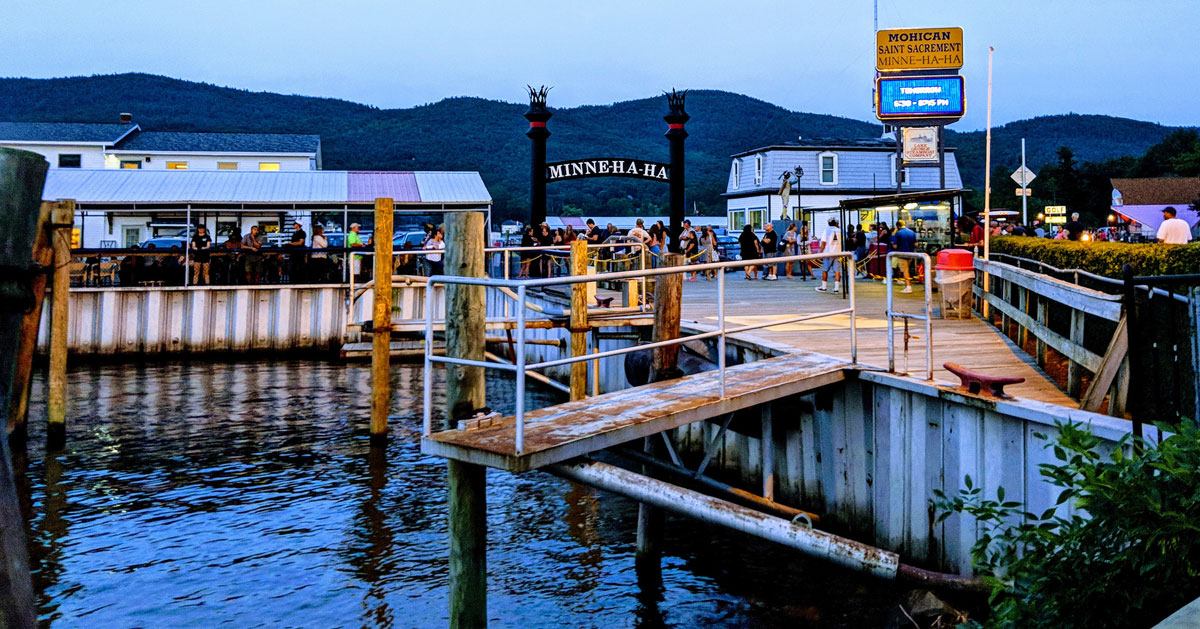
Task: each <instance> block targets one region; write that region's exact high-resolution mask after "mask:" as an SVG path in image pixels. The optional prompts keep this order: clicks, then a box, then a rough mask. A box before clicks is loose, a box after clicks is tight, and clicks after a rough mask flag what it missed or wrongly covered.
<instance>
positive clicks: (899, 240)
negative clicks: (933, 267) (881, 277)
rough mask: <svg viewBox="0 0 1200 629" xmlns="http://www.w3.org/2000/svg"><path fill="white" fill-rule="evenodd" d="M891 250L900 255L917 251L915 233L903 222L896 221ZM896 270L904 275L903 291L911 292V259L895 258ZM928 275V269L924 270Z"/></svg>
mask: <svg viewBox="0 0 1200 629" xmlns="http://www.w3.org/2000/svg"><path fill="white" fill-rule="evenodd" d="M891 245H892V249H894V250H895V251H899V252H901V253H914V252H916V250H917V233H916V232H914V231H913V230H911V229H909V228H908V226H907V225H905V224H904V221H896V233H894V234H892V243H891ZM896 268H897V269H900V272H901V273H903V274H904V290H902V291H900V292H902V293H911V292H912V258H896ZM925 272H926V273H928V272H929V269H925Z"/></svg>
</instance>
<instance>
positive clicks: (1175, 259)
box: [991, 236, 1200, 279]
mask: <svg viewBox="0 0 1200 629" xmlns="http://www.w3.org/2000/svg"><path fill="white" fill-rule="evenodd" d="M991 249H992V251H993V252H995V253H1006V254H1008V255H1012V256H1017V257H1019V258H1028V259H1030V260H1037V261H1039V262H1045V263H1046V264H1049V265H1050V266H1053V267H1057V268H1060V269H1081V270H1084V271H1088V272H1091V273H1095V274H1097V275H1103V276H1106V277H1111V278H1115V279H1120V278H1121V269H1122V267H1124V266H1125V265H1126V264H1130V265H1133V268H1134V271H1135V272H1136V273H1137V274H1138V275H1184V274H1191V273H1200V242H1196V243H1190V244H1186V245H1163V244H1151V243H1147V244H1131V243H1125V242H1077V241H1073V240H1048V239H1045V238H1029V237H1026V236H1004V237H1000V238H996V239H993V240H992V242H991Z"/></svg>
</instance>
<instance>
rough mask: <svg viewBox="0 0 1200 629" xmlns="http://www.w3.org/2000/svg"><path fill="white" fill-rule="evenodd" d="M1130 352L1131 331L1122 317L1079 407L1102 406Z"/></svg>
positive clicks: (1091, 409) (1084, 408)
mask: <svg viewBox="0 0 1200 629" xmlns="http://www.w3.org/2000/svg"><path fill="white" fill-rule="evenodd" d="M1128 352H1129V332H1128V331H1127V330H1126V328H1125V317H1121V320H1120V321H1119V322H1118V323H1117V330H1116V332H1115V333H1114V334H1113V338H1112V341H1110V342H1109V344H1108V349H1107V350H1106V351H1105V352H1104V358H1103V359H1102V360H1101V361H1100V367H1099V368H1098V369H1096V375H1095V377H1093V378H1092V383H1091V385H1089V386H1088V391H1087V395H1086V396H1084V398H1083V401H1081V402H1080V403H1079V408H1081V409H1083V410H1085V411H1095V410H1098V409H1099V408H1100V405H1101V404H1102V403H1103V402H1104V395H1105V394H1106V393H1108V391H1109V389H1110V388H1112V384H1113V382H1114V381H1115V380H1116V378H1117V372H1118V371H1120V369H1121V365H1123V364H1124V363H1125V356H1126V354H1127V353H1128Z"/></svg>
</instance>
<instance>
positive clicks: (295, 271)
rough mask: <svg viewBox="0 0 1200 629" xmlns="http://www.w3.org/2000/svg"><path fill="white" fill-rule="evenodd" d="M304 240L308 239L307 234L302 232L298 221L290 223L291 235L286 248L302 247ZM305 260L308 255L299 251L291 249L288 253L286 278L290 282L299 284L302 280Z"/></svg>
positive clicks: (302, 228)
mask: <svg viewBox="0 0 1200 629" xmlns="http://www.w3.org/2000/svg"><path fill="white" fill-rule="evenodd" d="M306 240H308V234H306V233H304V227H303V226H302V225H301V224H300V221H296V222H295V223H292V237H291V238H290V239H288V248H289V249H303V248H304V242H305V241H306ZM307 262H308V256H307V255H305V254H304V253H303V252H301V251H293V252H291V253H289V254H288V280H289V281H290V282H291V283H293V284H299V283H301V282H303V281H304V279H305V272H304V270H305V267H306V266H307Z"/></svg>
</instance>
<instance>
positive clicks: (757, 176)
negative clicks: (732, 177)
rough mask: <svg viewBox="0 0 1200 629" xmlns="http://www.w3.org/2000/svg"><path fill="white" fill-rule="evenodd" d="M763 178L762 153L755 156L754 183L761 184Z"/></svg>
mask: <svg viewBox="0 0 1200 629" xmlns="http://www.w3.org/2000/svg"><path fill="white" fill-rule="evenodd" d="M762 180H763V158H762V155H755V156H754V185H756V186H761V185H762Z"/></svg>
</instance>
